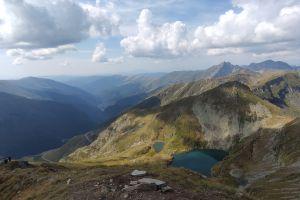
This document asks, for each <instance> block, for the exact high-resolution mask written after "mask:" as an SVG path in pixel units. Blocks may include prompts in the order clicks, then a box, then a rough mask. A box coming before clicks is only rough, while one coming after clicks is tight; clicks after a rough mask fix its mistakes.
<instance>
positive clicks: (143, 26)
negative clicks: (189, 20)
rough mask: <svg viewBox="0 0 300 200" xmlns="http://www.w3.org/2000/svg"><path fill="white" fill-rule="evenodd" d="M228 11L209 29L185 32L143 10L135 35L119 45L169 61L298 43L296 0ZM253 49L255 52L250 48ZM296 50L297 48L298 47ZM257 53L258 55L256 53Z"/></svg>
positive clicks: (239, 0) (239, 2) (239, 4)
mask: <svg viewBox="0 0 300 200" xmlns="http://www.w3.org/2000/svg"><path fill="white" fill-rule="evenodd" d="M232 3H233V7H234V8H235V9H231V10H228V11H227V12H225V13H224V14H222V15H220V16H219V19H218V20H217V21H216V22H215V23H213V24H210V25H209V24H208V25H202V26H198V27H196V29H194V30H192V29H191V30H187V28H186V25H185V24H184V23H183V22H180V21H177V22H171V23H164V24H161V25H157V24H154V23H153V22H152V15H151V12H150V11H149V10H147V9H144V10H142V12H141V13H140V16H139V17H138V19H137V27H138V32H137V34H135V35H134V36H128V37H126V38H124V39H123V40H122V41H121V46H122V47H123V48H124V49H125V51H126V52H127V53H129V54H130V55H132V56H136V57H162V58H170V57H176V56H182V55H186V54H188V55H190V54H196V55H197V54H198V55H199V54H202V53H203V52H206V54H207V55H224V54H239V53H244V52H248V51H249V52H251V53H255V52H253V51H257V50H258V51H269V50H270V49H269V48H268V46H269V45H270V44H273V46H276V45H277V47H276V48H277V51H279V52H280V51H283V50H284V51H286V49H281V47H283V45H282V44H283V43H284V44H285V46H284V48H287V47H289V46H292V45H293V44H294V43H295V42H296V43H298V44H299V42H300V29H299V28H298V27H299V25H300V2H299V1H296V0H289V1H285V0H277V1H274V0H265V1H260V0H253V1H247V0H234V1H233V2H232ZM254 46H255V48H253V47H254ZM297 48H298V47H297ZM272 51H273V50H272ZM256 53H257V52H256Z"/></svg>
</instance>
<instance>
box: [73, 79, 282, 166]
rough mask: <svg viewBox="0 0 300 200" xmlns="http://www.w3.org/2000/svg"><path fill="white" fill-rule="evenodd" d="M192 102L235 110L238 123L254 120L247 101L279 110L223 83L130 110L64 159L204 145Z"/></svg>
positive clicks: (167, 154)
mask: <svg viewBox="0 0 300 200" xmlns="http://www.w3.org/2000/svg"><path fill="white" fill-rule="evenodd" d="M195 102H205V103H208V104H210V105H213V106H216V107H215V108H216V109H217V110H222V112H223V113H227V112H233V113H236V114H237V115H238V116H239V118H240V120H241V123H243V121H250V122H251V121H253V120H257V119H256V115H255V114H253V113H250V110H249V108H248V106H249V104H256V103H258V102H259V103H260V104H262V105H263V106H265V107H267V108H268V109H269V110H270V111H271V112H272V113H274V114H276V113H277V114H279V110H278V108H276V107H275V106H272V105H271V104H269V103H268V102H265V101H263V100H261V99H259V98H258V97H256V96H254V95H253V94H252V93H251V91H250V89H249V88H248V87H247V86H245V85H242V84H240V83H237V82H231V83H226V84H224V85H222V86H220V87H218V88H216V89H213V90H211V91H208V92H206V93H203V94H202V95H200V96H194V97H189V98H185V99H182V100H180V101H177V102H174V103H171V104H169V105H167V106H163V107H158V108H152V109H151V108H150V109H134V110H131V111H130V112H128V113H126V114H124V115H122V116H121V117H119V118H118V119H117V120H116V121H115V122H113V123H112V124H111V125H110V126H109V127H108V128H107V129H106V130H104V131H103V132H102V133H101V135H100V136H99V137H98V139H97V140H96V141H95V142H94V143H92V144H91V145H89V146H87V147H83V148H81V149H78V150H77V151H76V152H75V153H73V154H71V155H70V157H68V159H69V160H70V161H80V162H82V161H84V162H94V161H97V162H99V161H101V162H105V163H106V164H120V163H122V164H124V163H126V162H128V161H130V162H139V161H141V162H145V161H149V160H153V159H158V160H160V159H170V158H171V155H172V154H173V153H175V152H182V151H188V150H191V149H195V148H205V147H206V141H205V140H204V138H203V137H204V132H203V127H202V126H201V124H200V123H199V121H198V119H197V117H196V116H195V114H194V112H193V110H192V108H193V105H194V104H195ZM157 141H161V142H164V143H165V146H164V148H163V150H162V151H161V152H159V153H156V152H155V150H154V148H153V144H154V143H155V142H157Z"/></svg>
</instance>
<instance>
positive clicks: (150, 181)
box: [138, 178, 167, 189]
mask: <svg viewBox="0 0 300 200" xmlns="http://www.w3.org/2000/svg"><path fill="white" fill-rule="evenodd" d="M138 182H139V183H141V184H148V185H151V184H152V185H153V184H154V185H155V186H156V187H157V188H158V189H161V188H162V187H165V186H167V184H166V182H164V181H161V180H158V179H153V178H142V179H139V180H138Z"/></svg>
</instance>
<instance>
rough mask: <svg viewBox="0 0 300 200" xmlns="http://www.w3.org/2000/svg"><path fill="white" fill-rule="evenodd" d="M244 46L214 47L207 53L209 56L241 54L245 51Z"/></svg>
mask: <svg viewBox="0 0 300 200" xmlns="http://www.w3.org/2000/svg"><path fill="white" fill-rule="evenodd" d="M243 52H244V51H243V49H242V48H231V47H229V48H212V49H208V50H207V55H209V56H219V55H226V54H240V53H243Z"/></svg>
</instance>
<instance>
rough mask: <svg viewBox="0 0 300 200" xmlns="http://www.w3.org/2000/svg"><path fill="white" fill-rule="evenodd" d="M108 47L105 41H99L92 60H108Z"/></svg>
mask: <svg viewBox="0 0 300 200" xmlns="http://www.w3.org/2000/svg"><path fill="white" fill-rule="evenodd" d="M105 56H106V48H105V46H104V44H103V43H99V44H98V45H97V46H96V48H95V50H94V53H93V56H92V61H93V62H107V58H106V57H105Z"/></svg>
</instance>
